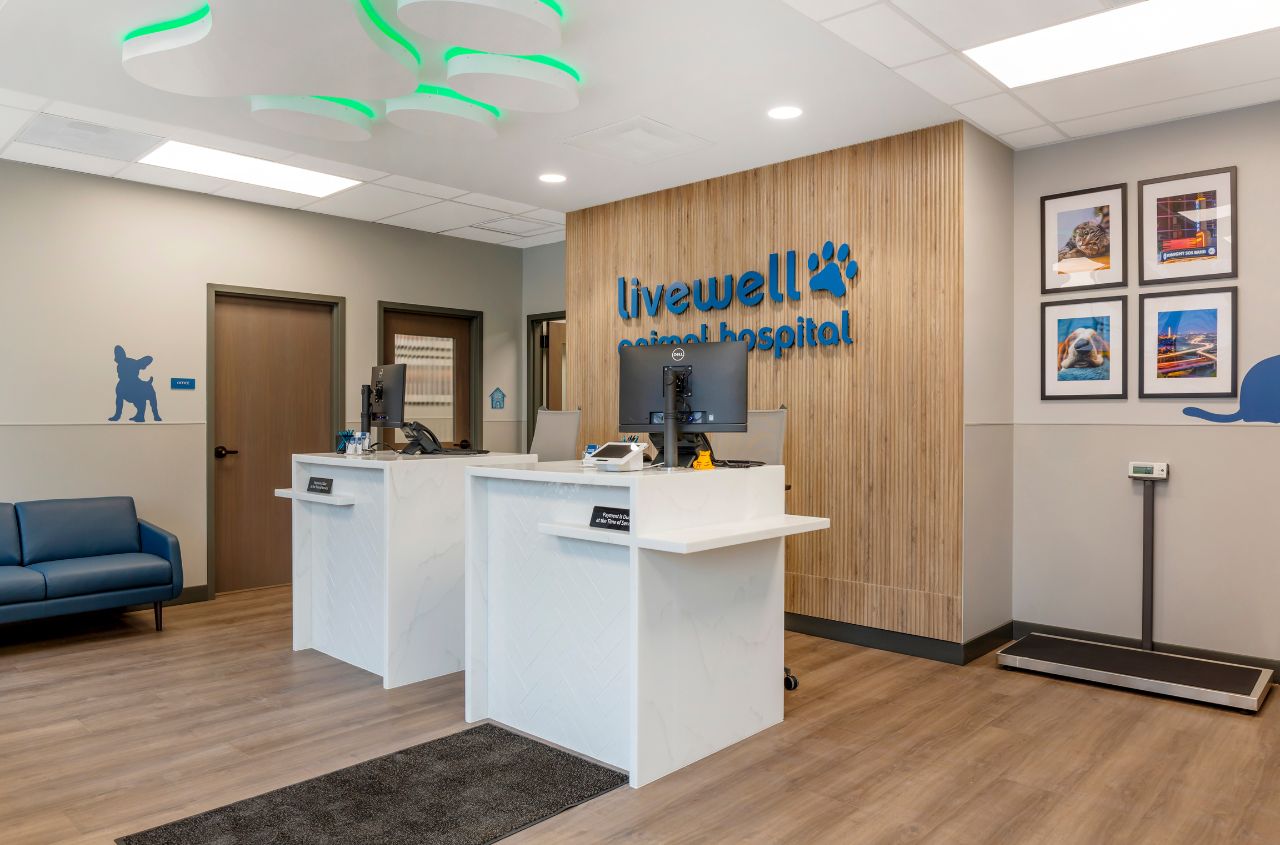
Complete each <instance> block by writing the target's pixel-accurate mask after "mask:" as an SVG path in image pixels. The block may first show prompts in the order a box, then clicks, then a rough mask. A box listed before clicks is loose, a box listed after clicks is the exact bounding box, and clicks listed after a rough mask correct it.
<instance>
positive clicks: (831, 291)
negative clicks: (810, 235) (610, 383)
mask: <svg viewBox="0 0 1280 845" xmlns="http://www.w3.org/2000/svg"><path fill="white" fill-rule="evenodd" d="M796 263H797V261H796V252H795V250H788V251H787V253H786V255H785V258H784V257H781V256H779V254H778V253H776V252H775V253H772V254H771V255H770V256H769V261H768V270H767V273H762V272H760V271H759V270H747V271H745V272H742V273H739V274H738V275H737V276H734V275H733V274H731V273H726V274H724V275H723V276H721V277H717V276H707V277H706V278H705V279H696V280H694V281H692V282H683V281H674V282H670V283H667V284H659V285H656V286H653V287H650V286H648V285H644V284H641V282H640V280H639V279H637V278H634V277H633V278H632V279H631V280H630V281H628V280H627V278H626V277H625V276H619V277H618V315H619V316H620V317H621V318H622V319H623V320H634V319H638V318H640V317H642V316H648V317H658V316H659V315H660V314H662V312H663V311H664V310H665V311H666V312H667V313H668V314H671V315H675V316H679V315H681V314H684V313H686V312H687V311H688V310H689V309H690V308H691V307H692V308H694V309H695V310H697V311H703V312H714V311H723V310H725V309H727V308H729V306H730V305H732V304H733V303H734V302H735V301H736V302H739V303H741V304H742V305H744V306H746V307H748V308H754V307H756V306H759V305H760V304H761V303H763V302H765V301H766V300H768V301H770V302H775V303H782V302H794V301H799V300H800V299H801V290H800V284H799V278H798V276H799V274H798V272H797V267H796ZM808 268H809V273H808V275H809V281H808V284H807V285H806V287H807V289H808V292H809V294H810V295H814V294H818V295H823V296H829V297H831V298H833V299H843V298H844V296H845V294H846V293H847V292H848V289H849V284H850V283H851V282H853V280H854V279H855V278H856V277H857V275H858V262H857V261H855V260H853V259H852V258H851V257H850V250H849V245H848V244H847V243H846V244H841V245H840V246H839V248H837V247H836V245H835V243H834V242H832V241H827V242H826V243H825V244H824V245H823V246H822V249H821V250H819V251H816V252H812V253H810V254H809V261H808ZM725 340H730V341H731V340H740V341H743V342H745V343H746V344H747V348H748V349H753V350H757V351H760V352H772V353H773V357H774V358H781V357H782V355H783V353H785V352H786V351H787V350H790V349H795V348H803V347H806V346H810V347H813V346H840V345H842V344H844V345H850V344H852V343H853V335H852V333H851V332H850V327H849V311H848V309H844V310H842V311H841V313H840V319H839V321H838V322H837V321H834V320H824V321H818V320H815V319H814V318H812V317H809V316H806V315H803V314H801V315H799V316H797V317H796V319H795V322H794V323H785V324H779V325H776V326H757V327H748V328H737V327H733V326H730V325H729V323H728V321H727V320H722V321H720V325H719V326H718V327H716V328H715V329H713V328H712V326H711V324H710V323H703V324H702V325H701V326H699V328H698V331H696V332H690V333H688V334H683V335H680V334H670V335H668V334H663V333H662V332H660V331H659V330H658V329H652V330H650V332H649V334H648V335H647V336H641V337H637V338H635V339H633V340H629V339H623V340H621V341H619V343H618V348H619V349H621V348H622V347H624V346H653V345H657V344H662V343H711V342H715V341H725Z"/></svg>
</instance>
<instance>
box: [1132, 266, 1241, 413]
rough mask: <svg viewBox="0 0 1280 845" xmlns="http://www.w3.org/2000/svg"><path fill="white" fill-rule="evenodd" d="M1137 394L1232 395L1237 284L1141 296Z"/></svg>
mask: <svg viewBox="0 0 1280 845" xmlns="http://www.w3.org/2000/svg"><path fill="white" fill-rule="evenodd" d="M1138 300H1139V308H1140V310H1141V312H1142V313H1141V319H1140V320H1139V322H1138V346H1139V348H1140V349H1141V350H1142V354H1141V359H1142V360H1141V366H1140V367H1139V368H1138V397H1139V398H1141V399H1156V398H1161V397H1176V398H1179V399H1187V398H1202V399H1207V398H1214V397H1231V396H1235V395H1236V349H1237V348H1238V346H1239V344H1238V343H1237V339H1238V338H1237V322H1236V288H1234V287H1229V288H1212V289H1205V290H1180V291H1169V292H1168V293H1144V294H1142V295H1141V296H1140V297H1138Z"/></svg>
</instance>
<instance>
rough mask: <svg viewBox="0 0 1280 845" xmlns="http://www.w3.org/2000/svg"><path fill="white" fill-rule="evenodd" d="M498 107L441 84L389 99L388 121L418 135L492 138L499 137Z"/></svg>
mask: <svg viewBox="0 0 1280 845" xmlns="http://www.w3.org/2000/svg"><path fill="white" fill-rule="evenodd" d="M498 116H499V111H498V109H497V107H495V106H491V105H489V104H488V103H482V102H480V101H479V100H474V99H472V98H471V97H468V96H466V95H464V94H459V93H458V92H457V91H454V90H452V89H449V88H444V87H441V86H438V85H419V86H418V91H417V93H414V94H410V95H409V96H408V97H396V98H394V99H391V100H387V120H388V121H390V122H391V123H394V124H395V125H396V126H399V127H400V128H401V129H407V130H409V131H410V132H413V133H416V134H418V135H426V136H428V137H431V138H440V139H442V140H450V141H492V140H493V139H494V138H497V137H498Z"/></svg>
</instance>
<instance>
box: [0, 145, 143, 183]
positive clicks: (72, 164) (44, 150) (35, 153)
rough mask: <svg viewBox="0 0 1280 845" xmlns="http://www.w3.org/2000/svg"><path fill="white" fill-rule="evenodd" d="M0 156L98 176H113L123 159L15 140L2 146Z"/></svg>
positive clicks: (122, 163) (121, 165)
mask: <svg viewBox="0 0 1280 845" xmlns="http://www.w3.org/2000/svg"><path fill="white" fill-rule="evenodd" d="M0 158H7V159H9V160H10V161H24V162H26V163H27V164H42V165H44V166H46V167H58V168H61V169H63V170H78V171H79V172H81V173H96V174H97V175H99V176H114V175H115V174H117V173H119V172H120V171H121V170H123V169H124V166H125V163H124V162H123V161H116V160H115V159H111V158H102V157H101V156H93V155H86V154H84V153H75V152H71V151H69V150H56V149H54V148H53V147H41V146H38V145H36V144H23V143H21V142H19V141H15V142H13V143H12V144H10V145H9V146H7V147H5V148H4V152H3V153H2V154H0Z"/></svg>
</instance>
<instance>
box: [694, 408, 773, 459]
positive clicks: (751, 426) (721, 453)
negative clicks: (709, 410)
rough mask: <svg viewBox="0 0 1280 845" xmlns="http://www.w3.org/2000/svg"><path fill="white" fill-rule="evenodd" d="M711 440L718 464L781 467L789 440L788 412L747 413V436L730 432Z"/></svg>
mask: <svg viewBox="0 0 1280 845" xmlns="http://www.w3.org/2000/svg"><path fill="white" fill-rule="evenodd" d="M709 436H710V438H711V448H712V449H713V450H715V453H716V458H717V459H718V460H731V461H763V462H764V463H766V464H780V463H782V447H783V444H784V443H786V439H787V409H786V408H779V409H778V410H776V411H747V430H746V431H745V432H737V431H726V432H721V433H719V434H712V435H709Z"/></svg>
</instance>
